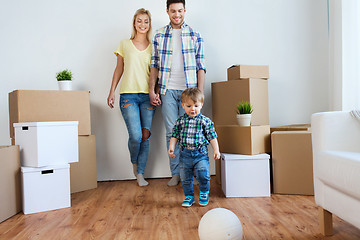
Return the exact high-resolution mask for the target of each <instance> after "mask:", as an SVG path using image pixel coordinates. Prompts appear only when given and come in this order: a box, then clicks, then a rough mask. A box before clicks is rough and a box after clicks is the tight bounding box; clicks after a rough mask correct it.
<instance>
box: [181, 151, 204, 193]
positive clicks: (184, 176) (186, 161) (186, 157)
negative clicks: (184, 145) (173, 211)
mask: <svg viewBox="0 0 360 240" xmlns="http://www.w3.org/2000/svg"><path fill="white" fill-rule="evenodd" d="M194 170H195V172H196V179H197V180H198V181H199V189H200V191H201V192H207V191H209V190H210V171H209V156H208V150H207V147H206V146H203V147H201V148H200V149H197V150H188V149H181V151H180V179H181V183H182V188H183V190H184V194H185V196H194V188H193V180H194Z"/></svg>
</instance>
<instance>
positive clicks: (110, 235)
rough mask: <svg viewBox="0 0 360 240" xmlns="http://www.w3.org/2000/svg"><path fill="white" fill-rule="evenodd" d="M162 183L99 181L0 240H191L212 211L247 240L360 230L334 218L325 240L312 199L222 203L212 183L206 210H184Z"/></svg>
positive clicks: (6, 227)
mask: <svg viewBox="0 0 360 240" xmlns="http://www.w3.org/2000/svg"><path fill="white" fill-rule="evenodd" d="M167 181H168V179H150V180H149V183H150V185H149V186H147V187H138V186H137V185H136V182H135V181H114V182H99V186H98V188H97V189H94V190H89V191H85V192H81V193H76V194H72V197H71V199H72V207H71V208H67V209H60V210H55V211H49V212H43V213H35V214H30V215H24V214H23V213H19V214H17V215H15V216H13V217H12V218H10V219H8V220H6V221H4V222H2V223H0V239H51V240H53V239H71V240H73V239H106V240H107V239H121V240H123V239H126V240H128V239H129V240H132V239H134V240H135V239H136V240H139V239H146V240H148V239H151V240H152V239H154V240H161V239H166V240H173V239H174V240H175V239H179V240H180V239H186V240H193V239H195V240H196V239H199V238H198V224H199V221H200V219H201V217H202V216H203V215H204V214H205V213H206V212H207V211H209V210H210V209H213V208H227V209H229V210H231V211H233V212H234V213H235V214H236V215H237V216H238V218H239V219H240V221H241V222H242V225H243V232H244V239H247V240H250V239H256V240H259V239H304V240H305V239H360V230H359V229H356V228H355V227H353V226H352V225H350V224H348V223H346V222H344V221H342V220H341V219H339V218H337V217H336V216H334V217H333V219H334V235H333V236H332V237H327V238H324V237H323V236H322V235H321V234H320V233H319V223H318V219H317V207H316V206H315V203H314V198H313V197H312V196H294V195H272V196H271V197H264V198H263V197H262V198H225V197H224V195H223V193H222V191H221V188H220V186H219V185H217V184H216V182H215V179H212V182H211V190H210V203H209V205H208V206H206V207H200V206H199V205H198V203H196V204H194V205H193V206H192V207H191V208H183V207H181V202H182V200H183V192H182V188H181V185H179V186H177V187H168V186H167V185H166V183H167ZM196 189H197V188H196ZM197 197H198V190H196V199H197Z"/></svg>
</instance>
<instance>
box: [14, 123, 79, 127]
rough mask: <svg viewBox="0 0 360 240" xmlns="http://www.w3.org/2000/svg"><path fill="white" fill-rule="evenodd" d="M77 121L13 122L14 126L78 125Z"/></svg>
mask: <svg viewBox="0 0 360 240" xmlns="http://www.w3.org/2000/svg"><path fill="white" fill-rule="evenodd" d="M78 125H79V121H61V122H22V123H14V127H15V128H16V127H25V126H26V127H49V126H78Z"/></svg>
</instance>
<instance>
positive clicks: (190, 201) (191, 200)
mask: <svg viewBox="0 0 360 240" xmlns="http://www.w3.org/2000/svg"><path fill="white" fill-rule="evenodd" d="M194 201H195V200H194V196H186V197H185V200H184V201H183V203H182V204H181V205H182V206H183V207H191V205H193V203H194Z"/></svg>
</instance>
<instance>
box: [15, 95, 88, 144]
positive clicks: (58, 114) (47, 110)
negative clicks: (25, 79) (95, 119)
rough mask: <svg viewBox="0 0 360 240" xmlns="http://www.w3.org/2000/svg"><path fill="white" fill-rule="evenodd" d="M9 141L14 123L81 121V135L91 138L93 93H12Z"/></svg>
mask: <svg viewBox="0 0 360 240" xmlns="http://www.w3.org/2000/svg"><path fill="white" fill-rule="evenodd" d="M9 114H10V115H9V118H10V137H11V138H14V128H13V124H14V123H19V122H48V121H79V135H90V134H91V124H90V92H89V91H47V90H16V91H13V92H10V93H9Z"/></svg>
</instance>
